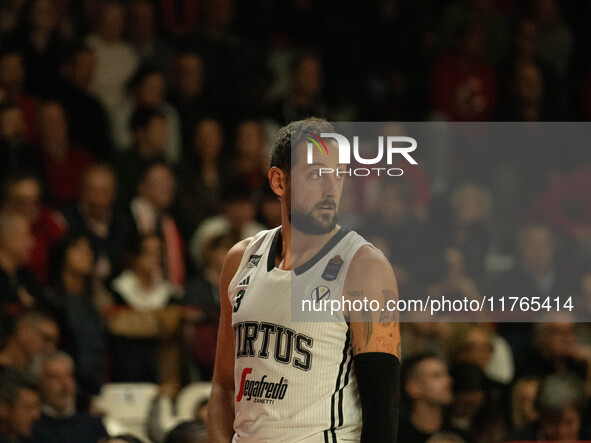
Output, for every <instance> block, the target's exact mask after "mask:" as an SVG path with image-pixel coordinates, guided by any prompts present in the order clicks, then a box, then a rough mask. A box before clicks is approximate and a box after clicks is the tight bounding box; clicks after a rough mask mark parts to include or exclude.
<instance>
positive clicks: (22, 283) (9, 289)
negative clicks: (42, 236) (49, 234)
mask: <svg viewBox="0 0 591 443" xmlns="http://www.w3.org/2000/svg"><path fill="white" fill-rule="evenodd" d="M34 241H35V240H34V238H33V236H32V234H31V227H30V225H29V220H28V219H27V218H26V217H25V216H23V215H20V214H10V213H5V212H3V213H0V294H2V299H1V301H0V303H1V306H2V311H1V312H2V320H3V322H4V321H6V320H8V319H10V318H14V317H15V316H16V315H17V314H18V313H19V311H20V310H21V309H22V308H31V307H35V306H43V304H44V301H45V295H44V290H43V287H42V286H41V285H40V284H39V282H38V281H37V279H36V278H35V277H34V276H33V274H31V273H30V272H29V271H27V270H26V269H25V265H26V264H27V262H28V261H29V259H30V257H31V250H32V249H33V246H34ZM3 326H5V325H3Z"/></svg>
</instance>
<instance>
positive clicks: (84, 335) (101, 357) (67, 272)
mask: <svg viewBox="0 0 591 443" xmlns="http://www.w3.org/2000/svg"><path fill="white" fill-rule="evenodd" d="M51 263H52V268H53V269H52V282H51V284H52V287H53V292H52V301H53V303H54V305H55V307H56V311H57V318H58V320H59V321H60V326H61V328H60V329H61V330H62V334H63V337H64V340H63V343H62V348H64V349H66V350H67V351H68V352H69V353H70V355H72V356H73V357H74V361H75V362H76V380H77V381H78V384H79V387H80V389H81V393H82V394H83V395H89V396H90V395H98V394H99V391H100V388H101V386H102V385H103V383H104V382H105V378H106V371H107V365H106V360H107V341H106V327H105V324H104V322H103V319H102V317H101V314H100V312H99V310H98V308H97V306H96V304H95V297H96V298H98V296H99V294H98V293H97V292H98V291H97V290H96V289H95V288H94V287H93V285H92V277H93V268H94V254H93V252H92V249H91V247H90V241H89V240H88V238H86V237H85V236H83V235H81V234H71V235H69V236H67V237H66V238H65V239H64V240H63V241H62V242H61V243H60V244H58V245H57V247H56V248H54V250H53V251H52V260H51Z"/></svg>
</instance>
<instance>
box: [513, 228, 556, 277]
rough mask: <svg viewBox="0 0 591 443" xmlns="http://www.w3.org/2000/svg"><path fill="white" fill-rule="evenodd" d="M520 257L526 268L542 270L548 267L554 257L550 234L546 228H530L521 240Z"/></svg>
mask: <svg viewBox="0 0 591 443" xmlns="http://www.w3.org/2000/svg"><path fill="white" fill-rule="evenodd" d="M520 247H521V256H522V257H523V261H524V262H525V264H526V265H527V266H530V267H532V268H534V269H543V268H545V267H548V266H550V264H551V263H552V258H553V256H554V246H553V241H552V234H551V233H550V231H548V230H547V229H546V228H541V227H540V228H532V229H531V230H529V231H528V232H527V233H525V234H524V236H523V238H522V240H521V244H520Z"/></svg>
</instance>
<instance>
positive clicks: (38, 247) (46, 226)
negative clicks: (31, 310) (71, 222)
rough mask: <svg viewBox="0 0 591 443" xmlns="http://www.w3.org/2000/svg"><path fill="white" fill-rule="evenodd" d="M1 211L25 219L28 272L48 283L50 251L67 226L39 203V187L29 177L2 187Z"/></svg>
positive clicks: (25, 175)
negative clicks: (29, 248) (28, 239)
mask: <svg viewBox="0 0 591 443" xmlns="http://www.w3.org/2000/svg"><path fill="white" fill-rule="evenodd" d="M2 210H4V211H6V212H7V213H13V214H19V215H22V216H24V217H26V218H27V220H28V222H29V225H30V226H31V234H32V235H33V239H34V241H33V249H32V251H31V255H30V258H29V261H28V262H27V265H26V267H27V269H28V270H29V271H30V272H31V273H33V275H34V276H35V277H36V278H37V280H38V281H39V282H41V283H43V284H46V283H48V271H49V251H50V249H51V248H52V247H53V246H54V245H55V244H56V243H57V242H58V241H59V240H60V239H61V238H62V237H63V235H64V233H65V231H66V224H65V221H64V219H63V217H62V216H61V214H60V213H58V212H55V211H52V210H51V209H50V208H49V207H47V206H46V205H44V204H42V203H41V183H40V181H39V179H38V178H37V177H36V176H35V175H32V174H28V173H20V174H19V173H16V174H13V175H12V176H9V177H8V178H7V179H6V182H5V183H4V189H3V196H2Z"/></svg>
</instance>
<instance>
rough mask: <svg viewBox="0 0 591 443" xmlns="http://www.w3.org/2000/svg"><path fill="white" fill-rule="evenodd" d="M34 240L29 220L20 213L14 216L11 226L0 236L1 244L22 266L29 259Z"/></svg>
mask: <svg viewBox="0 0 591 443" xmlns="http://www.w3.org/2000/svg"><path fill="white" fill-rule="evenodd" d="M34 241H35V240H34V238H33V235H32V234H31V227H30V224H29V220H28V219H27V218H26V217H24V216H22V215H18V216H15V217H14V219H13V221H12V224H11V226H10V228H9V229H8V230H7V231H6V232H5V233H4V235H2V238H0V245H1V247H2V248H3V249H4V250H5V251H7V252H8V254H10V256H11V257H12V259H13V260H14V261H15V262H16V263H17V265H18V266H22V265H24V264H25V263H27V262H28V261H29V257H30V256H31V251H32V250H33V246H34Z"/></svg>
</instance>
